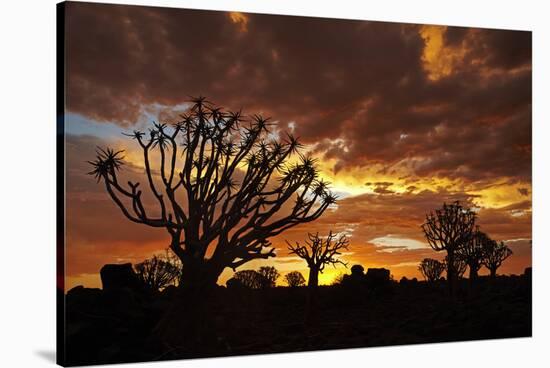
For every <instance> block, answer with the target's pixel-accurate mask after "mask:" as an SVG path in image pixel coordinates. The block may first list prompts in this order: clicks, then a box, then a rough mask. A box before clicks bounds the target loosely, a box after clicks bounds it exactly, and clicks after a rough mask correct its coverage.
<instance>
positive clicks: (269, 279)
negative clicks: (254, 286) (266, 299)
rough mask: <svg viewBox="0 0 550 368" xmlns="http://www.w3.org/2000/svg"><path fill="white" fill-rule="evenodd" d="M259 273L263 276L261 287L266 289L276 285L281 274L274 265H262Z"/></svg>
mask: <svg viewBox="0 0 550 368" xmlns="http://www.w3.org/2000/svg"><path fill="white" fill-rule="evenodd" d="M258 274H259V275H260V277H261V287H262V288H264V289H266V288H270V287H275V282H276V281H277V279H278V278H279V276H281V275H280V274H279V271H277V269H276V268H275V267H273V266H262V267H260V268H259V270H258Z"/></svg>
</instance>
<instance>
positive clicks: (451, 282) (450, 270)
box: [447, 251, 456, 296]
mask: <svg viewBox="0 0 550 368" xmlns="http://www.w3.org/2000/svg"><path fill="white" fill-rule="evenodd" d="M454 262H455V257H454V252H453V251H447V285H448V287H449V294H450V295H451V296H453V295H454V292H455V283H456V272H455V264H454Z"/></svg>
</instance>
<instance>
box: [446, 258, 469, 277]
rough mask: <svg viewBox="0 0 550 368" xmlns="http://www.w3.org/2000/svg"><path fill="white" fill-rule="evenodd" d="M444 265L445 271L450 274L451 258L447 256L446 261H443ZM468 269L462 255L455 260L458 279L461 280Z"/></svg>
mask: <svg viewBox="0 0 550 368" xmlns="http://www.w3.org/2000/svg"><path fill="white" fill-rule="evenodd" d="M443 264H444V265H445V269H446V270H447V274H449V267H450V265H449V257H447V256H445V260H444V261H443ZM467 269H468V264H467V263H466V260H465V259H464V258H462V257H461V256H460V255H457V256H456V257H455V258H454V262H453V270H454V273H455V275H456V278H457V279H461V278H462V277H463V276H464V274H465V273H466V270H467Z"/></svg>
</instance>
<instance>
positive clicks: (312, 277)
mask: <svg viewBox="0 0 550 368" xmlns="http://www.w3.org/2000/svg"><path fill="white" fill-rule="evenodd" d="M308 238H309V239H308V240H306V241H305V244H304V245H300V243H298V242H296V244H295V245H292V244H290V243H289V242H288V241H287V244H288V249H289V250H290V253H291V254H292V253H294V254H296V255H297V256H298V257H300V258H302V259H304V260H305V261H306V262H307V266H308V267H309V279H308V287H311V288H315V287H317V286H318V285H319V273H323V270H324V269H325V266H326V265H327V264H331V265H333V266H335V267H336V264H338V263H341V264H343V265H344V266H346V263H344V262H343V261H342V260H340V259H339V258H338V256H339V255H340V254H341V251H342V250H343V249H348V246H349V241H348V239H347V238H346V236H345V235H340V236H339V237H337V235H336V234H334V233H333V232H332V230H331V231H330V232H329V234H328V236H327V237H326V238H321V237H319V233H316V234H308Z"/></svg>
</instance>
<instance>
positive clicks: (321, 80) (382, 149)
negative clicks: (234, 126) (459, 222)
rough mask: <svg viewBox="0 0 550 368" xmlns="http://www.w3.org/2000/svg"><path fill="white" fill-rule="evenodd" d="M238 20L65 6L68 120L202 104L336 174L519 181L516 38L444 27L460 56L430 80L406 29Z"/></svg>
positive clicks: (522, 38)
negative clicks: (269, 124) (196, 100)
mask: <svg viewBox="0 0 550 368" xmlns="http://www.w3.org/2000/svg"><path fill="white" fill-rule="evenodd" d="M245 17H246V18H247V23H246V27H242V25H241V24H237V23H234V21H233V20H232V19H231V17H230V16H229V13H225V12H210V11H195V10H181V9H166V8H153V7H138V6H120V5H97V4H76V3H70V4H69V6H68V16H67V27H68V30H69V32H68V33H67V50H68V53H67V76H68V78H67V80H68V84H67V85H68V95H67V103H68V108H69V110H71V111H74V112H80V113H82V114H84V115H87V116H89V117H92V118H94V119H97V120H108V121H114V122H116V123H119V124H126V125H128V124H132V123H133V122H134V121H136V120H137V117H138V116H139V114H140V112H141V110H140V109H142V108H143V106H144V105H147V104H154V103H157V104H163V105H170V104H178V103H181V102H183V101H185V100H186V99H187V98H188V96H189V95H197V94H204V95H207V96H209V97H210V99H211V100H213V101H215V102H217V103H220V104H222V105H224V106H229V107H231V108H233V109H238V108H240V107H242V106H244V107H245V108H246V110H247V111H249V112H263V113H265V114H268V115H272V116H273V117H274V118H275V119H277V120H280V121H282V122H283V123H284V124H285V126H286V123H287V122H290V121H295V122H296V132H297V134H298V135H300V136H301V138H302V139H303V141H305V142H307V143H317V144H318V145H319V146H318V147H317V150H318V151H322V152H324V153H325V154H326V157H327V158H336V159H337V164H336V169H337V170H338V169H341V168H344V167H349V166H364V165H369V164H372V163H375V162H376V163H382V164H384V165H387V166H392V165H395V164H397V163H398V162H400V161H402V160H403V159H413V158H416V159H419V160H420V162H419V164H418V166H417V167H413V168H412V169H413V170H414V171H415V172H416V173H417V174H418V175H423V176H428V175H442V176H451V177H456V176H461V177H465V178H469V179H472V180H477V179H480V178H483V177H486V176H490V175H493V176H495V175H496V176H519V177H521V178H522V179H523V180H528V179H529V178H530V160H529V159H528V158H529V155H530V146H531V140H530V137H531V114H530V101H531V72H530V63H531V42H530V41H531V34H530V33H529V32H515V31H500V30H481V29H467V28H460V27H450V28H448V29H447V31H446V32H445V33H444V43H445V47H455V46H457V45H466V46H467V49H468V52H467V53H466V54H465V56H464V58H463V60H462V61H461V62H459V63H456V65H455V66H454V69H455V70H454V72H453V73H451V74H450V75H448V76H446V77H444V78H441V79H440V80H437V81H434V80H431V79H430V78H428V73H427V71H426V67H425V65H424V64H423V52H424V49H425V47H426V43H425V40H424V39H423V38H422V37H421V35H420V32H419V30H420V28H419V27H417V26H414V25H400V24H396V23H382V22H366V21H350V20H337V19H320V18H309V17H281V16H272V15H258V14H245ZM466 46H465V47H466ZM459 61H460V60H459ZM520 66H526V67H527V69H525V70H523V71H515V69H514V68H517V67H520ZM495 68H496V69H498V70H499V73H497V74H494V75H492V74H490V71H491V70H493V69H495ZM496 69H495V70H496ZM512 69H514V72H510V70H512ZM488 73H489V74H488ZM336 140H337V141H336ZM426 157H430V159H426Z"/></svg>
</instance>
